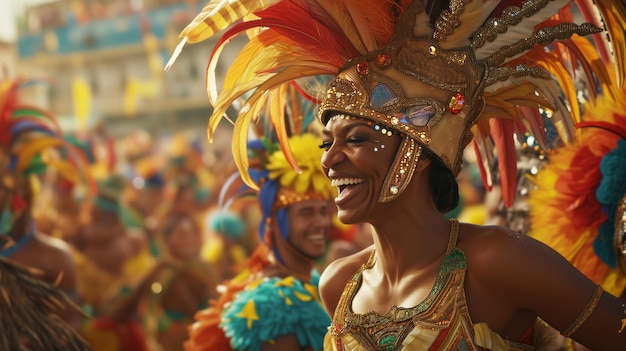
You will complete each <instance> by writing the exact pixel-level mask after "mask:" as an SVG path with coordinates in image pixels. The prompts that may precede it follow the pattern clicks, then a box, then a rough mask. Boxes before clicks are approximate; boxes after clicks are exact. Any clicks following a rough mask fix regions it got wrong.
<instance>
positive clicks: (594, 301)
mask: <svg viewBox="0 0 626 351" xmlns="http://www.w3.org/2000/svg"><path fill="white" fill-rule="evenodd" d="M603 291H604V290H603V289H602V286H601V285H598V287H597V288H596V291H595V292H594V293H593V296H592V297H591V300H589V302H588V303H587V306H585V308H584V309H583V310H582V312H580V314H579V315H578V317H576V319H575V320H574V322H573V323H572V324H571V325H570V326H569V327H568V328H567V329H565V330H564V331H562V332H561V335H563V336H564V337H566V338H569V337H570V336H571V335H572V334H574V333H575V332H576V331H577V330H578V328H580V327H581V326H582V325H583V323H585V321H586V320H587V318H589V316H591V314H592V313H593V310H595V309H596V306H598V302H600V298H601V297H602V292H603Z"/></svg>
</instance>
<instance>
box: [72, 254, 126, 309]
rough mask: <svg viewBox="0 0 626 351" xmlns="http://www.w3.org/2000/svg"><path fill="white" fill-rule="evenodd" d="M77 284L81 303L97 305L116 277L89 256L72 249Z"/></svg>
mask: <svg viewBox="0 0 626 351" xmlns="http://www.w3.org/2000/svg"><path fill="white" fill-rule="evenodd" d="M73 254H74V261H75V262H76V268H77V285H78V292H79V294H80V297H81V300H82V302H83V303H86V304H90V305H92V306H97V305H99V304H100V303H101V302H102V301H101V299H102V297H103V296H104V294H105V293H106V292H107V291H108V290H109V289H110V288H111V287H112V286H113V285H114V284H115V283H116V278H115V277H114V276H113V275H112V274H110V273H108V272H106V271H105V270H103V269H101V268H100V267H98V266H97V265H96V264H95V263H94V262H93V261H91V260H90V259H89V257H87V256H85V255H83V254H82V253H80V252H78V251H76V250H75V251H74V252H73Z"/></svg>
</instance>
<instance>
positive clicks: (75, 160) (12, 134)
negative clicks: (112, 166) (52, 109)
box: [0, 79, 93, 234]
mask: <svg viewBox="0 0 626 351" xmlns="http://www.w3.org/2000/svg"><path fill="white" fill-rule="evenodd" d="M32 83H33V81H28V80H22V79H15V80H4V81H2V82H0V180H1V181H2V183H0V186H2V187H3V188H4V190H5V191H7V192H8V194H9V195H8V196H7V197H6V199H7V200H6V202H5V203H4V204H0V205H1V206H3V207H2V213H0V215H1V217H0V233H1V234H7V233H8V232H7V230H10V229H11V228H10V227H11V226H12V223H13V222H14V220H16V219H17V217H19V214H21V213H22V212H23V211H24V210H26V208H27V207H28V206H29V204H28V203H27V198H26V197H25V192H24V189H23V184H24V182H25V181H26V179H27V177H28V176H30V175H33V174H38V173H41V172H43V171H44V170H45V169H46V168H47V167H53V168H56V170H57V171H58V172H59V174H60V175H62V176H63V177H65V178H66V179H69V180H70V181H72V182H74V183H76V182H78V181H79V180H89V179H90V178H89V173H88V170H87V169H86V168H85V165H86V164H87V162H86V159H85V157H84V155H83V154H82V152H81V151H80V150H79V149H78V148H76V147H75V146H74V145H72V144H71V143H69V142H67V141H66V139H65V138H64V137H63V135H62V134H61V129H60V127H59V125H58V123H57V121H56V119H55V118H54V117H53V116H52V115H51V114H50V113H49V112H47V111H44V110H42V109H40V108H38V107H36V106H32V105H28V104H25V103H23V102H21V101H20V96H19V90H20V88H24V87H27V86H29V85H31V84H32ZM81 176H82V177H84V178H82V179H81ZM90 185H92V186H93V184H91V183H90ZM9 217H10V218H9Z"/></svg>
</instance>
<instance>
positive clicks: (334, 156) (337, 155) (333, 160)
mask: <svg viewBox="0 0 626 351" xmlns="http://www.w3.org/2000/svg"><path fill="white" fill-rule="evenodd" d="M342 160H343V153H342V152H341V150H340V148H339V147H337V145H336V144H333V145H331V147H330V148H328V150H326V151H325V152H324V154H323V155H322V160H321V162H322V167H323V168H326V169H330V168H332V166H334V165H336V164H337V163H339V162H341V161H342Z"/></svg>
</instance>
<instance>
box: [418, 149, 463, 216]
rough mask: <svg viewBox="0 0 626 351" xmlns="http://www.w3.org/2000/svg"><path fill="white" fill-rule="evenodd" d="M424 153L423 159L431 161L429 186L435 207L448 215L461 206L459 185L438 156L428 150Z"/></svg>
mask: <svg viewBox="0 0 626 351" xmlns="http://www.w3.org/2000/svg"><path fill="white" fill-rule="evenodd" d="M422 152H423V153H422V157H423V158H427V159H429V160H430V161H431V162H430V173H429V175H428V184H429V185H430V189H431V191H432V197H433V202H434V203H435V207H436V208H437V210H438V211H439V212H441V213H444V214H445V213H448V212H450V211H452V210H453V209H455V208H456V207H457V205H458V204H459V185H458V184H457V182H456V177H455V176H454V175H453V174H452V172H451V171H450V170H449V169H448V167H446V166H445V165H444V164H443V162H441V160H440V159H439V158H438V157H437V156H435V155H433V154H432V153H431V152H430V151H428V150H426V149H424V150H423V151H422Z"/></svg>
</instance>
